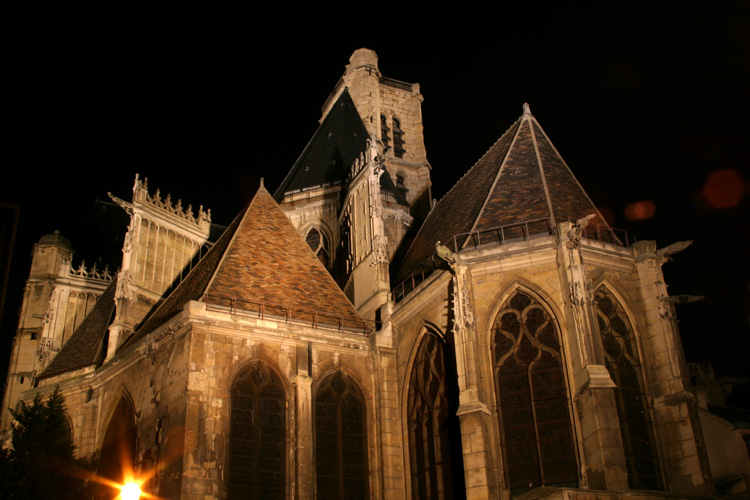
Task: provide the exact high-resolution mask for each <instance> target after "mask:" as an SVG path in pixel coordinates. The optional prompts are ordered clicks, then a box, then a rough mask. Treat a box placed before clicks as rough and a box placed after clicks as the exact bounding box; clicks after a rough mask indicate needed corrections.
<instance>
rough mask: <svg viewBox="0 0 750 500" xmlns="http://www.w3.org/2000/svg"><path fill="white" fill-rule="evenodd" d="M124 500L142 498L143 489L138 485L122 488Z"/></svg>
mask: <svg viewBox="0 0 750 500" xmlns="http://www.w3.org/2000/svg"><path fill="white" fill-rule="evenodd" d="M120 496H121V497H122V500H138V499H139V498H140V497H141V488H140V487H139V486H138V485H137V484H136V483H128V484H126V485H125V486H123V487H122V488H121V492H120Z"/></svg>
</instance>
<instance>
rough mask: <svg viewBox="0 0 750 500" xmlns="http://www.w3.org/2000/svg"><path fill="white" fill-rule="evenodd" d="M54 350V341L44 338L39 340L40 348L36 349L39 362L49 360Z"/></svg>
mask: <svg viewBox="0 0 750 500" xmlns="http://www.w3.org/2000/svg"><path fill="white" fill-rule="evenodd" d="M51 350H52V339H50V338H42V339H40V340H39V346H37V348H36V355H37V356H38V357H39V361H45V360H46V359H47V358H49V353H50V351H51Z"/></svg>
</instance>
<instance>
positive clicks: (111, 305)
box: [39, 280, 117, 380]
mask: <svg viewBox="0 0 750 500" xmlns="http://www.w3.org/2000/svg"><path fill="white" fill-rule="evenodd" d="M116 287H117V282H116V281H114V280H113V281H112V283H111V284H110V285H109V286H108V287H107V289H106V290H104V293H103V294H102V296H101V297H99V300H98V301H97V302H96V304H95V305H94V308H93V309H92V310H91V312H89V314H88V315H87V316H86V318H84V320H83V322H82V323H81V324H80V325H79V326H78V328H76V330H75V331H74V332H73V335H71V337H70V339H68V341H67V342H66V343H65V345H63V347H62V349H60V352H59V353H58V354H57V356H55V358H54V359H53V360H52V362H51V363H50V364H49V366H48V367H47V368H46V369H45V370H44V372H42V374H41V375H40V376H39V379H40V380H41V379H44V378H48V377H53V376H55V375H59V374H61V373H64V372H67V371H71V370H77V369H79V368H85V367H87V366H91V365H99V364H101V362H102V360H103V359H104V350H105V347H106V346H104V345H103V343H104V341H105V339H106V338H107V329H108V328H109V324H110V322H111V320H112V315H113V313H114V309H115V289H116Z"/></svg>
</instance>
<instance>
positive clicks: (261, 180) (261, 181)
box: [260, 177, 266, 189]
mask: <svg viewBox="0 0 750 500" xmlns="http://www.w3.org/2000/svg"><path fill="white" fill-rule="evenodd" d="M260 187H261V188H263V189H265V187H266V186H264V185H263V177H261V178H260Z"/></svg>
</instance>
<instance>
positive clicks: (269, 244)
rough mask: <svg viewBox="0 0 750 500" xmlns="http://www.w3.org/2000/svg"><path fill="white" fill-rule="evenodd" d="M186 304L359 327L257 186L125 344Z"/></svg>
mask: <svg viewBox="0 0 750 500" xmlns="http://www.w3.org/2000/svg"><path fill="white" fill-rule="evenodd" d="M229 299H231V300H233V301H236V302H230V301H229ZM190 300H203V301H206V302H211V303H216V304H220V305H230V304H236V306H237V307H238V308H240V309H251V310H256V309H257V307H258V305H259V304H266V306H265V307H266V309H265V311H266V313H268V314H276V315H279V314H281V315H284V314H288V313H289V312H288V311H289V310H291V315H292V316H293V317H296V318H302V315H303V313H302V312H301V311H303V310H304V311H308V312H311V311H315V312H318V313H321V314H322V315H323V316H327V317H328V319H329V321H326V320H325V319H324V318H321V322H328V323H331V321H330V318H331V317H343V318H344V325H343V326H349V327H358V328H361V327H362V325H363V321H362V319H361V317H360V316H359V314H358V313H357V311H356V309H354V306H353V305H352V304H351V302H349V300H348V299H347V298H346V296H345V295H344V293H343V292H342V291H341V289H340V288H339V287H338V285H337V284H336V282H335V281H334V280H333V278H332V277H331V275H330V274H329V273H328V271H327V270H326V268H325V267H324V266H323V264H322V263H321V262H320V261H319V260H318V258H317V257H316V256H315V254H314V253H313V252H312V250H310V248H309V247H308V245H307V243H306V242H305V241H304V240H303V239H302V237H301V236H300V235H299V233H297V230H296V229H295V228H294V226H292V223H291V222H290V221H289V219H288V218H287V216H286V215H285V214H284V212H283V211H282V210H281V209H280V208H279V206H278V205H277V204H276V202H275V201H274V199H273V198H272V197H271V195H270V194H269V193H268V191H266V189H265V188H264V187H263V186H261V187H260V188H259V189H258V192H257V193H256V194H255V197H254V198H253V200H252V201H251V202H250V204H249V205H248V206H247V207H246V208H245V209H244V210H243V211H242V212H241V213H240V214H239V215H238V216H237V218H236V219H235V220H234V221H233V222H232V223H231V224H230V226H229V227H228V228H227V230H226V232H225V233H224V234H223V235H222V236H221V237H220V238H219V239H218V241H217V242H216V244H214V246H213V247H212V248H211V250H209V252H208V253H207V254H206V256H205V257H203V259H202V260H201V261H200V262H199V263H198V265H197V266H196V267H195V268H194V269H193V270H192V271H191V272H190V274H188V276H187V277H186V278H185V279H184V280H183V281H182V282H181V283H180V284H179V285H178V286H177V287H176V288H175V290H174V291H173V292H172V293H171V294H170V295H169V296H168V297H167V298H166V299H165V301H164V302H163V303H162V304H161V305H160V306H158V308H157V309H156V310H155V311H154V313H153V314H152V315H151V316H150V317H149V318H148V319H146V321H144V323H143V324H142V326H141V327H139V328H138V330H137V331H136V333H135V334H134V335H133V337H132V339H131V340H130V341H129V342H128V343H132V342H133V341H135V340H136V339H138V338H140V337H143V336H144V335H146V334H147V333H149V332H150V331H153V330H154V329H155V328H157V327H158V326H159V325H161V324H163V323H164V322H165V321H166V320H168V319H169V318H171V317H172V316H174V315H175V314H177V313H178V312H179V311H181V310H182V308H183V306H184V305H185V303H187V302H188V301H190ZM277 306H281V307H277ZM285 311H286V312H285Z"/></svg>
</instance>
